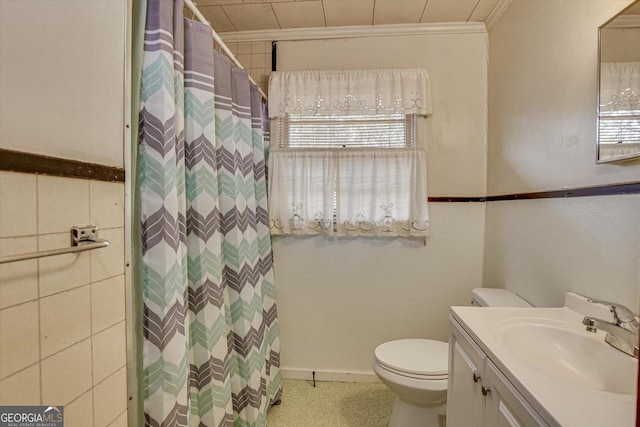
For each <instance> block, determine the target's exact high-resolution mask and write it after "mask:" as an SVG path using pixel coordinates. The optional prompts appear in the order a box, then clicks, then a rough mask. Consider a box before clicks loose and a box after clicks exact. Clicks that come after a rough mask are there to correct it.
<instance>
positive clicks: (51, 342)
mask: <svg viewBox="0 0 640 427" xmlns="http://www.w3.org/2000/svg"><path fill="white" fill-rule="evenodd" d="M89 287H90V285H87V286H83V287H81V288H77V289H73V290H70V291H65V292H61V293H59V294H55V295H52V296H50V297H45V298H41V299H40V345H41V351H42V357H47V356H51V355H52V354H54V353H57V352H58V351H60V350H62V349H64V348H66V347H69V346H70V345H72V344H75V343H77V342H78V341H81V340H83V339H85V338H89V337H90V336H91V293H90V290H89Z"/></svg>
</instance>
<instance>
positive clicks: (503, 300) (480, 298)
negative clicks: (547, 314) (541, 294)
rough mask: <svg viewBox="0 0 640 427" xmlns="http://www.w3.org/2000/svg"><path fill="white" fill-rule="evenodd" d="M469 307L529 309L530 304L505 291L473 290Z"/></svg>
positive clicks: (490, 289) (492, 289)
mask: <svg viewBox="0 0 640 427" xmlns="http://www.w3.org/2000/svg"><path fill="white" fill-rule="evenodd" d="M471 305H473V306H476V307H531V304H529V303H528V302H526V301H525V300H523V299H522V298H520V297H519V296H518V295H516V294H514V293H513V292H511V291H508V290H506V289H497V288H475V289H474V290H472V291H471Z"/></svg>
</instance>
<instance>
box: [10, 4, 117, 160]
mask: <svg viewBox="0 0 640 427" xmlns="http://www.w3.org/2000/svg"><path fill="white" fill-rule="evenodd" d="M125 8H126V2H125V1H108V0H98V1H90V2H80V3H79V2H77V1H73V0H60V1H49V0H29V1H18V0H7V1H5V0H3V1H0V93H1V94H2V96H0V147H1V148H5V149H11V150H17V151H26V152H30V153H39V154H46V155H49V156H53V157H62V158H66V159H74V160H81V161H86V162H91V163H98V164H103V165H108V166H118V167H122V166H123V160H122V156H123V143H122V133H123V117H124V116H123V114H122V111H123V108H124V105H123V102H124V78H123V76H124V73H123V70H124V59H125V52H124V43H125Z"/></svg>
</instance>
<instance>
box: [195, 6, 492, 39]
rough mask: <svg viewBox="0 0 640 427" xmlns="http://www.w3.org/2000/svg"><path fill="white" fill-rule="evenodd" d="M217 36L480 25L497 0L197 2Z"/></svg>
mask: <svg viewBox="0 0 640 427" xmlns="http://www.w3.org/2000/svg"><path fill="white" fill-rule="evenodd" d="M195 3H196V6H197V7H198V9H199V10H200V11H201V12H202V14H203V15H204V16H205V17H206V18H207V19H208V20H209V21H210V22H211V24H212V26H213V28H214V29H215V30H216V32H218V33H227V32H236V31H251V30H272V29H285V28H310V27H339V26H352V25H381V24H419V23H434V22H484V21H486V20H487V18H488V17H489V15H490V14H491V11H492V10H493V9H494V8H495V7H496V6H497V5H498V3H499V0H275V1H264V0H196V1H195Z"/></svg>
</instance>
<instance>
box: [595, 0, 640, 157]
mask: <svg viewBox="0 0 640 427" xmlns="http://www.w3.org/2000/svg"><path fill="white" fill-rule="evenodd" d="M599 39H600V46H599V66H600V68H599V73H598V75H599V82H600V84H599V89H600V90H599V96H598V158H597V160H598V162H599V163H604V162H612V161H618V160H628V159H631V158H635V157H640V0H638V1H636V2H634V3H633V4H631V5H630V6H628V7H627V8H626V9H625V10H623V11H622V12H621V13H619V14H618V15H616V16H615V17H613V18H612V19H610V20H609V21H608V22H607V23H606V24H605V25H603V26H602V27H600V29H599Z"/></svg>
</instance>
